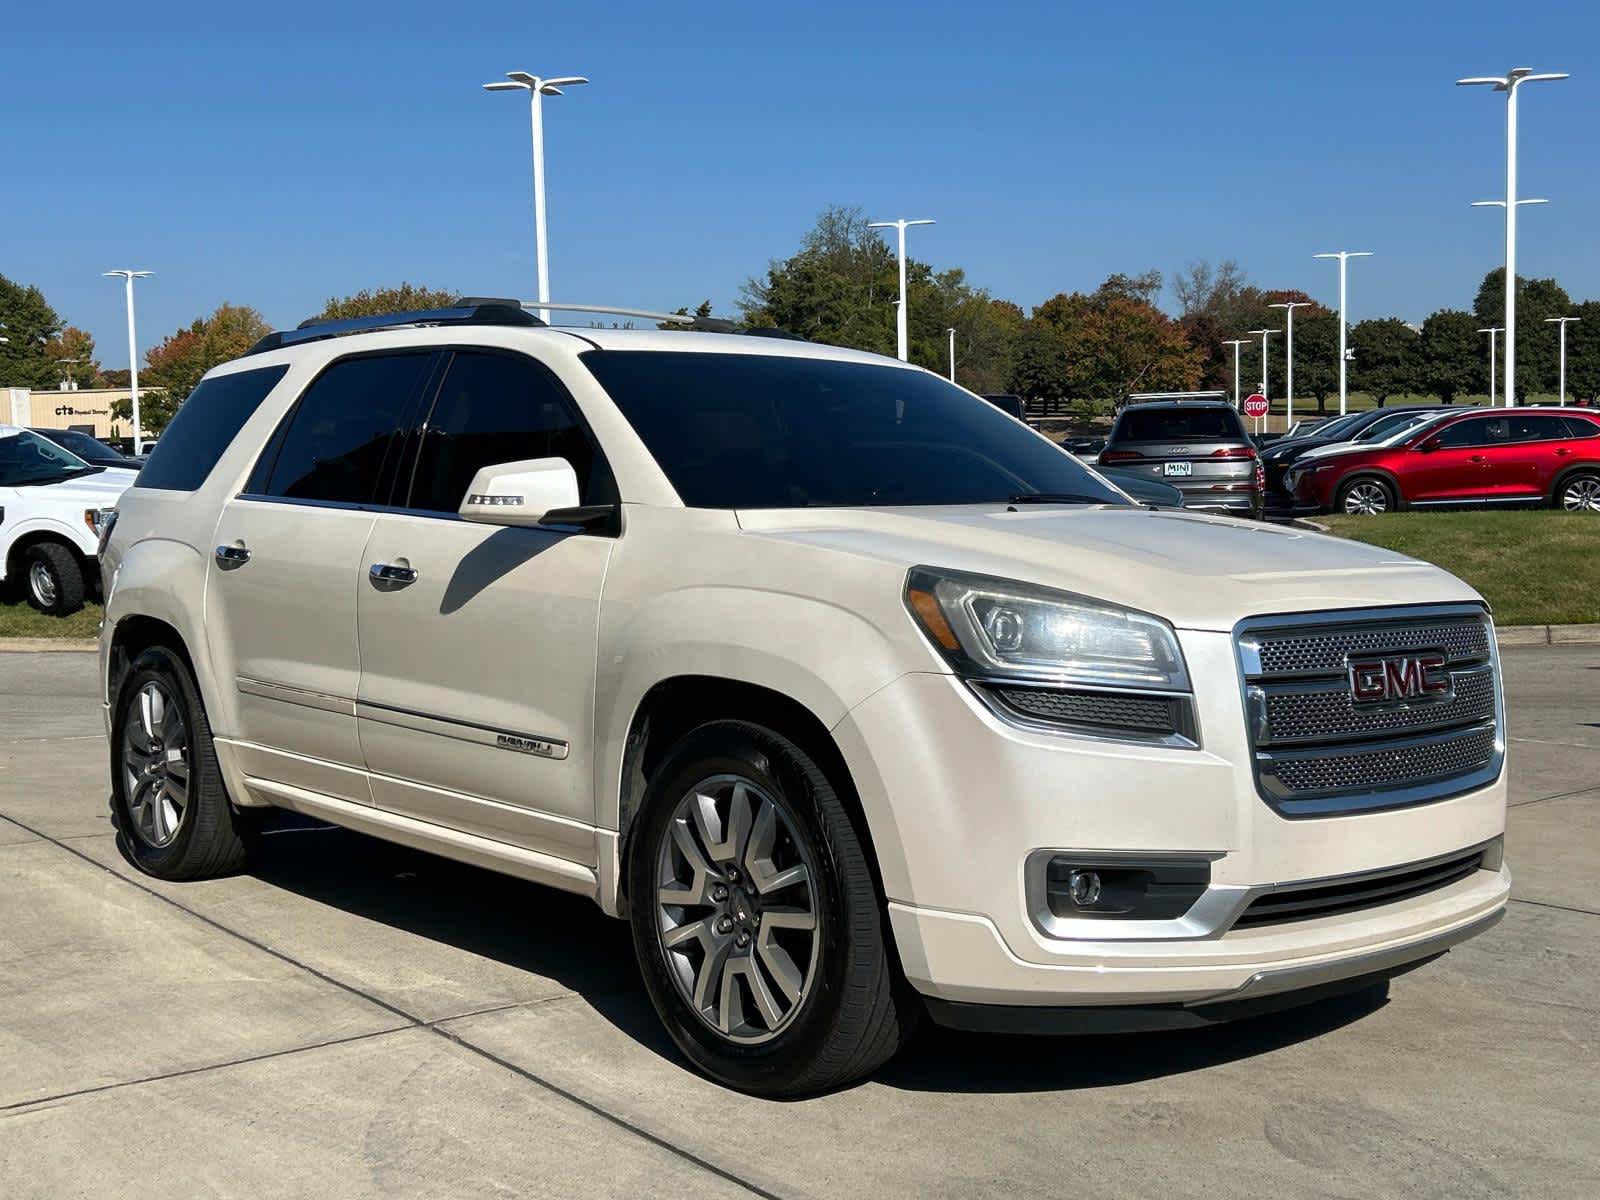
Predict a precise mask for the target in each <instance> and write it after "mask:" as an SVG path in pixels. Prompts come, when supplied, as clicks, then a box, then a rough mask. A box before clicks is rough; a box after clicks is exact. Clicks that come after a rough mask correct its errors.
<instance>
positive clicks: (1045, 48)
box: [0, 0, 1600, 367]
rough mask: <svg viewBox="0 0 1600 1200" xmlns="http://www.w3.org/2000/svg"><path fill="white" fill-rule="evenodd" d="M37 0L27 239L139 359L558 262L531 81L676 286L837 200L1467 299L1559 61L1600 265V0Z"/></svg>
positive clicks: (13, 170)
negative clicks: (227, 328)
mask: <svg viewBox="0 0 1600 1200" xmlns="http://www.w3.org/2000/svg"><path fill="white" fill-rule="evenodd" d="M67 12H68V10H62V9H59V8H56V9H51V8H49V7H47V6H41V5H18V6H16V9H15V11H13V12H11V13H9V14H8V16H7V19H6V23H5V24H6V29H5V35H6V37H5V43H4V45H3V58H0V61H3V62H4V64H5V70H4V74H3V76H0V79H3V83H4V97H5V98H4V105H5V109H6V115H5V120H4V121H3V123H0V128H3V129H4V131H5V132H4V134H3V142H0V164H3V167H0V170H3V175H4V184H3V186H0V273H4V274H6V275H8V276H10V277H11V278H13V279H19V280H23V281H27V282H32V283H37V284H38V285H39V286H40V287H42V288H43V289H44V291H45V293H46V295H47V296H48V298H49V299H50V301H51V302H52V303H53V304H54V305H55V307H56V308H57V310H58V311H59V312H61V314H62V315H63V316H64V317H65V318H66V319H67V320H68V321H70V322H72V323H74V324H78V325H82V326H84V327H85V328H87V329H88V330H89V331H90V332H91V333H93V334H94V336H95V339H96V342H97V343H98V347H99V352H100V357H101V359H102V361H103V362H104V364H105V365H106V366H108V367H120V366H126V365H127V353H126V349H125V333H124V329H123V317H122V308H121V300H122V298H121V292H120V289H119V287H118V286H117V285H116V284H114V283H113V281H111V280H104V279H101V278H100V276H99V273H100V272H101V271H102V270H105V269H107V268H109V267H120V266H131V267H137V268H147V269H151V270H154V271H155V272H156V273H157V274H156V276H155V278H153V279H151V280H149V281H146V282H145V283H143V284H141V285H140V286H141V291H140V293H139V313H140V341H141V347H142V348H146V349H147V348H148V347H149V345H150V344H151V343H152V341H154V340H155V339H157V338H159V337H160V336H161V335H163V334H165V333H168V332H170V331H172V330H173V329H175V328H176V327H178V326H179V325H180V324H183V323H186V322H187V321H189V320H191V319H192V318H193V317H195V316H197V315H200V314H202V313H204V312H208V311H210V310H211V309H212V308H214V307H215V306H216V305H217V304H218V303H220V302H222V301H224V300H227V301H233V302H236V303H245V304H251V305H254V306H256V307H257V308H259V309H261V311H262V312H263V313H265V314H266V316H267V318H268V319H269V320H270V321H272V322H274V323H277V324H292V323H294V322H296V321H298V320H300V319H301V318H302V317H304V316H306V315H308V314H310V313H311V312H314V311H315V310H317V309H318V308H320V307H321V305H322V302H323V301H324V300H325V298H326V297H328V296H329V295H333V294H343V293H346V292H350V291H354V290H357V289H359V288H361V287H365V286H372V285H380V284H385V283H393V282H398V281H400V280H401V279H410V280H412V281H414V282H422V283H427V284H430V285H432V286H439V287H452V288H457V289H460V290H462V291H466V292H474V293H481V294H490V295H522V296H527V295H531V294H532V291H533V283H532V276H533V270H532V220H531V215H530V188H529V182H528V135H527V123H526V107H525V105H524V104H523V103H522V102H520V101H519V100H517V99H515V98H513V97H512V96H510V95H491V94H489V93H485V92H483V91H481V90H480V89H479V87H478V85H479V84H480V83H482V82H484V81H486V80H489V79H494V78H497V77H499V76H500V75H501V74H502V73H503V72H504V71H506V70H510V69H525V70H530V71H534V72H539V73H544V74H569V73H571V74H585V75H588V76H589V77H590V78H591V79H592V80H593V81H594V82H593V83H592V85H591V86H589V87H587V88H580V89H576V90H575V91H574V92H572V93H571V94H570V95H568V96H565V97H562V98H560V99H556V100H553V101H551V102H549V104H548V105H547V109H546V123H547V124H546V128H547V135H548V145H549V149H548V163H549V170H550V229H551V233H550V237H551V273H552V280H553V284H552V287H553V291H554V293H555V295H556V296H557V297H558V298H566V299H577V300H589V301H596V302H609V303H627V304H640V305H645V306H649V307H661V308H673V307H676V306H677V305H679V304H690V305H693V304H695V303H697V302H698V301H699V300H700V299H702V298H703V297H710V298H711V300H712V301H713V303H714V304H715V306H716V308H717V309H718V310H719V311H728V310H730V309H731V306H732V302H733V300H734V298H735V297H736V295H737V293H738V289H739V285H740V283H741V282H742V281H743V280H744V279H745V278H746V277H747V276H749V275H751V274H752V273H756V272H759V271H760V270H761V269H762V268H763V267H764V266H765V264H766V262H767V261H768V260H769V259H770V258H773V257H777V256H781V255H784V254H787V253H788V252H790V251H791V250H792V248H793V247H794V245H795V243H796V241H797V239H798V238H799V236H800V234H801V232H802V231H803V230H804V229H806V228H807V227H808V226H809V225H810V223H811V221H812V219H813V217H814V216H815V215H816V213H817V212H818V211H819V210H820V209H821V208H822V207H824V206H825V205H828V204H831V203H847V204H859V205H861V206H863V207H864V208H865V209H866V210H867V212H868V214H869V215H870V216H872V217H874V218H886V217H894V216H897V215H905V216H916V217H922V216H927V217H933V218H935V219H937V221H938V224H937V225H935V226H933V227H932V228H929V229H923V230H915V231H913V238H914V242H913V254H914V255H916V256H917V257H919V258H923V259H926V260H927V261H929V262H931V263H932V264H933V265H934V266H935V267H939V268H942V267H946V266H962V267H965V268H966V270H967V272H968V275H969V277H970V278H971V280H972V281H973V282H974V283H976V284H978V285H980V286H984V287H987V288H989V289H990V290H991V291H992V292H993V293H994V294H995V295H997V296H1004V297H1008V298H1011V299H1014V300H1016V301H1018V302H1019V303H1021V304H1023V305H1024V306H1025V307H1027V306H1031V305H1034V304H1037V303H1039V302H1040V301H1042V300H1044V299H1046V298H1047V297H1049V296H1050V295H1053V294H1054V293H1056V292H1058V291H1063V290H1073V289H1081V288H1092V287H1093V286H1095V285H1096V284H1097V283H1098V282H1099V281H1100V280H1101V279H1103V278H1104V277H1105V276H1106V275H1107V274H1109V273H1110V272H1112V271H1118V270H1122V271H1129V272H1134V271H1139V270H1145V269H1148V268H1150V267H1158V268H1160V269H1162V270H1163V271H1167V272H1170V271H1172V270H1174V269H1175V268H1179V267H1181V266H1182V265H1183V264H1185V263H1186V262H1189V261H1191V260H1194V259H1198V258H1209V259H1212V260H1218V259H1222V258H1226V257H1233V258H1236V259H1237V260H1238V261H1239V262H1240V264H1241V265H1242V266H1243V267H1244V268H1245V269H1246V271H1247V272H1248V273H1249V275H1250V276H1251V278H1252V279H1253V280H1254V281H1256V282H1258V283H1260V284H1262V285H1263V286H1274V287H1301V288H1304V289H1306V290H1307V291H1309V292H1311V293H1312V294H1313V295H1315V296H1318V297H1320V298H1323V299H1325V300H1327V301H1329V302H1330V303H1331V302H1332V301H1333V300H1334V299H1335V286H1334V268H1333V267H1332V265H1331V264H1328V263H1322V262H1316V261H1314V260H1313V259H1312V258H1311V257H1310V256H1311V255H1312V254H1313V253H1314V252H1316V251H1319V250H1330V249H1339V248H1341V247H1344V248H1349V249H1363V250H1373V251H1376V257H1374V258H1371V259H1365V260H1361V261H1360V262H1358V263H1355V264H1353V265H1352V268H1351V316H1352V319H1360V318H1362V317H1366V316H1377V315H1388V314H1396V315H1400V316H1403V317H1405V318H1407V319H1410V320H1420V319H1421V318H1422V317H1423V316H1425V315H1427V314H1428V313H1429V312H1431V311H1432V310H1434V309H1436V308H1439V307H1442V306H1446V305H1452V306H1455V305H1463V306H1464V305H1466V304H1469V303H1470V300H1471V297H1472V294H1473V292H1474V290H1475V288H1476V285H1477V282H1478V280H1479V279H1480V278H1481V277H1482V275H1483V273H1484V271H1485V270H1487V269H1489V268H1491V267H1493V266H1495V265H1497V264H1498V263H1499V262H1500V260H1501V235H1500V226H1499V220H1498V214H1497V213H1491V212H1489V211H1484V210H1476V209H1472V208H1469V207H1468V201H1471V200H1476V199H1484V198H1493V197H1497V196H1499V195H1500V194H1501V191H1502V188H1503V154H1504V142H1503V137H1504V102H1503V100H1502V99H1501V98H1500V97H1498V96H1496V95H1494V94H1492V93H1490V92H1489V91H1488V90H1487V89H1466V88H1456V87H1453V86H1452V80H1453V79H1455V78H1456V77H1457V76H1459V75H1467V74H1485V73H1493V74H1499V73H1501V72H1503V71H1505V70H1507V69H1509V68H1510V67H1512V66H1518V65H1532V66H1534V67H1535V68H1537V69H1540V70H1566V71H1570V72H1572V73H1573V78H1572V79H1570V80H1568V81H1565V82H1562V83H1556V84H1541V85H1537V86H1535V87H1529V88H1527V89H1525V90H1524V92H1523V93H1522V95H1523V100H1522V139H1521V141H1522V154H1521V174H1522V190H1523V194H1524V195H1537V196H1548V197H1549V198H1550V199H1551V201H1552V203H1551V204H1549V205H1547V206H1543V207H1539V208H1530V209H1524V210H1523V217H1522V224H1521V231H1522V232H1521V238H1520V241H1521V257H1520V266H1521V273H1523V274H1532V275H1550V274H1554V275H1556V276H1557V277H1558V278H1559V279H1560V280H1561V281H1562V282H1563V283H1564V284H1565V285H1566V286H1567V287H1568V289H1569V290H1570V291H1571V292H1572V293H1573V295H1574V297H1575V298H1578V299H1582V298H1590V297H1600V239H1597V238H1596V237H1595V232H1596V228H1597V224H1596V219H1597V217H1600V168H1597V166H1596V163H1595V159H1594V148H1595V145H1596V133H1597V130H1600V125H1597V116H1600V111H1597V104H1596V98H1597V96H1600V90H1597V89H1600V5H1597V4H1594V3H1592V2H1590V3H1568V2H1551V0H1546V2H1545V3H1542V4H1539V5H1537V6H1535V5H1507V4H1505V3H1503V2H1501V3H1494V4H1489V3H1477V2H1470V3H1461V2H1456V3H1442V2H1437V0H1430V2H1425V3H1421V2H1419V3H1409V4H1395V3H1390V4H1371V3H1354V2H1346V3H1343V4H1340V5H1337V6H1335V5H1326V4H1319V5H1299V4H1281V3H1280V4H1272V5H1266V4H1261V5H1258V4H1237V5H1228V4H1207V5H1200V4H1186V3H1171V2H1166V0H1147V2H1146V3H1143V4H1140V5H1137V6H1135V5H1131V4H1130V5H1123V4H1104V5H1102V4H1087V3H1051V4H1005V3H995V2H991V3H987V4H945V3H919V4H910V3H881V4H872V3H855V4H833V3H817V4H794V5H777V4H760V5H755V4H709V3H700V4H695V3H682V2H680V3H674V4H670V5H668V4H655V5H643V4H605V3H592V4H569V5H553V4H533V3H528V2H527V0H523V2H521V3H514V4H501V3H494V2H490V0H477V2H475V3H471V4H461V3H451V4H445V3H437V2H435V3H429V4H412V3H405V2H399V0H395V2H391V3H385V4H382V5H370V6H369V5H340V4H336V3H323V4H321V5H317V6H307V5H299V4H283V5H275V6H271V7H262V6H259V5H249V6H234V5H224V4H218V3H216V2H215V0H211V2H210V3H207V4H204V5H198V6H192V7H191V6H189V5H180V4H156V5H129V4H126V3H118V4H115V5H111V4H101V3H87V4H82V5H78V6H75V7H73V8H72V9H71V10H70V16H68V15H67Z"/></svg>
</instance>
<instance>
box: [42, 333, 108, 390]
mask: <svg viewBox="0 0 1600 1200" xmlns="http://www.w3.org/2000/svg"><path fill="white" fill-rule="evenodd" d="M44 352H45V354H46V355H47V356H48V357H49V359H50V361H51V364H52V365H53V366H54V368H55V371H56V379H57V380H61V379H70V380H71V381H72V382H73V383H75V384H77V385H78V386H79V387H93V386H94V384H95V380H96V379H98V378H99V376H100V363H99V361H98V360H96V358H95V356H94V338H93V337H91V336H90V335H89V332H88V331H87V330H84V329H79V328H78V327H77V326H76V325H68V326H67V327H66V328H65V329H63V330H62V331H61V336H60V337H58V338H56V339H55V340H54V341H52V342H50V343H48V344H47V345H46V346H45V347H44Z"/></svg>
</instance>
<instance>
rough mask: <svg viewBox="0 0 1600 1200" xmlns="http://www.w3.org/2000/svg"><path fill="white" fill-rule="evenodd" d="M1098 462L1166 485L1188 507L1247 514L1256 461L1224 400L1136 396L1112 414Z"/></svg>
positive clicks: (1253, 508) (1253, 501) (1255, 493)
mask: <svg viewBox="0 0 1600 1200" xmlns="http://www.w3.org/2000/svg"><path fill="white" fill-rule="evenodd" d="M1099 461H1100V465H1101V466H1107V467H1118V468H1121V469H1123V470H1127V471H1131V472H1134V473H1136V474H1139V475H1142V476H1144V477H1146V478H1148V479H1154V480H1157V481H1159V482H1161V483H1168V484H1171V485H1172V486H1173V487H1176V488H1177V489H1178V490H1179V491H1180V492H1182V493H1183V502H1184V504H1185V506H1186V507H1189V508H1209V509H1219V510H1221V511H1224V512H1231V513H1240V514H1243V515H1253V514H1255V513H1257V512H1259V511H1260V508H1261V464H1260V460H1259V459H1258V458H1257V456H1256V447H1255V443H1253V442H1252V441H1251V440H1250V434H1249V433H1248V432H1247V431H1246V429H1245V427H1244V421H1243V420H1242V419H1241V418H1240V416H1239V413H1238V411H1237V410H1235V409H1234V407H1233V405H1231V404H1229V403H1228V402H1227V401H1226V400H1136V401H1130V402H1129V403H1128V404H1126V405H1124V406H1123V408H1122V409H1121V411H1120V412H1118V414H1117V420H1116V424H1114V425H1113V426H1112V427H1111V436H1110V437H1108V438H1107V439H1106V446H1105V449H1104V450H1102V451H1101V452H1100V459H1099Z"/></svg>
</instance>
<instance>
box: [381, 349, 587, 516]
mask: <svg viewBox="0 0 1600 1200" xmlns="http://www.w3.org/2000/svg"><path fill="white" fill-rule="evenodd" d="M557 457H559V458H564V459H566V460H567V461H568V462H570V463H571V464H572V469H573V470H574V471H576V472H577V475H578V493H579V495H580V496H582V497H583V499H584V500H585V501H586V502H589V503H599V502H603V501H605V500H608V499H614V496H604V495H601V494H599V493H600V492H602V491H603V490H604V488H605V487H606V484H605V483H604V482H602V481H597V479H596V476H597V475H605V471H604V466H603V464H602V466H601V468H600V470H599V471H597V470H596V468H595V452H594V446H593V445H592V444H591V442H590V441H589V436H588V434H587V433H586V432H585V430H584V429H583V427H582V426H581V425H580V424H579V423H578V419H577V417H576V416H575V415H574V413H573V410H572V407H571V406H570V404H569V403H568V401H567V398H566V394H565V391H564V389H563V388H562V387H561V385H560V384H559V383H558V382H556V380H555V379H554V377H552V376H551V375H550V374H549V372H547V371H546V370H545V369H544V368H543V367H541V366H539V365H538V364H537V363H535V362H534V361H533V360H532V359H529V358H524V357H522V356H521V355H513V354H484V353H478V352H473V351H460V352H457V353H456V354H455V356H454V357H453V358H452V359H451V360H450V366H449V368H448V370H447V371H446V372H445V377H444V385H443V386H442V387H441V388H440V389H439V396H438V399H437V400H435V401H434V405H433V411H432V412H431V413H430V414H429V416H428V421H427V424H426V426H425V427H424V429H423V431H422V447H421V450H420V451H419V452H418V454H417V465H416V469H415V471H414V473H413V475H412V480H411V498H410V500H409V501H408V502H406V506H407V507H409V508H420V509H426V510H429V511H432V512H452V513H453V512H455V511H456V510H457V509H458V508H460V507H461V500H462V497H464V496H465V495H466V494H467V488H468V486H470V485H471V483H472V477H473V476H474V475H476V474H477V473H478V471H479V469H480V468H482V467H488V466H493V465H494V464H496V463H505V462H516V461H518V460H520V459H525V458H557ZM606 478H609V476H607V477H606Z"/></svg>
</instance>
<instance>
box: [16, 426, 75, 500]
mask: <svg viewBox="0 0 1600 1200" xmlns="http://www.w3.org/2000/svg"><path fill="white" fill-rule="evenodd" d="M93 470H95V468H94V467H91V466H90V465H89V464H88V463H86V462H84V461H83V459H81V458H79V457H78V456H77V455H76V454H74V453H72V451H70V450H65V449H62V447H60V446H58V445H56V444H55V443H54V442H51V441H49V440H47V439H45V438H42V437H40V436H39V435H38V434H36V433H29V432H28V431H27V430H26V429H24V430H22V431H21V432H19V433H16V434H13V435H12V436H10V437H0V487H22V486H23V485H25V484H30V483H56V482H58V481H59V480H62V479H71V478H73V477H74V476H76V475H83V474H86V473H87V472H90V471H93Z"/></svg>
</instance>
